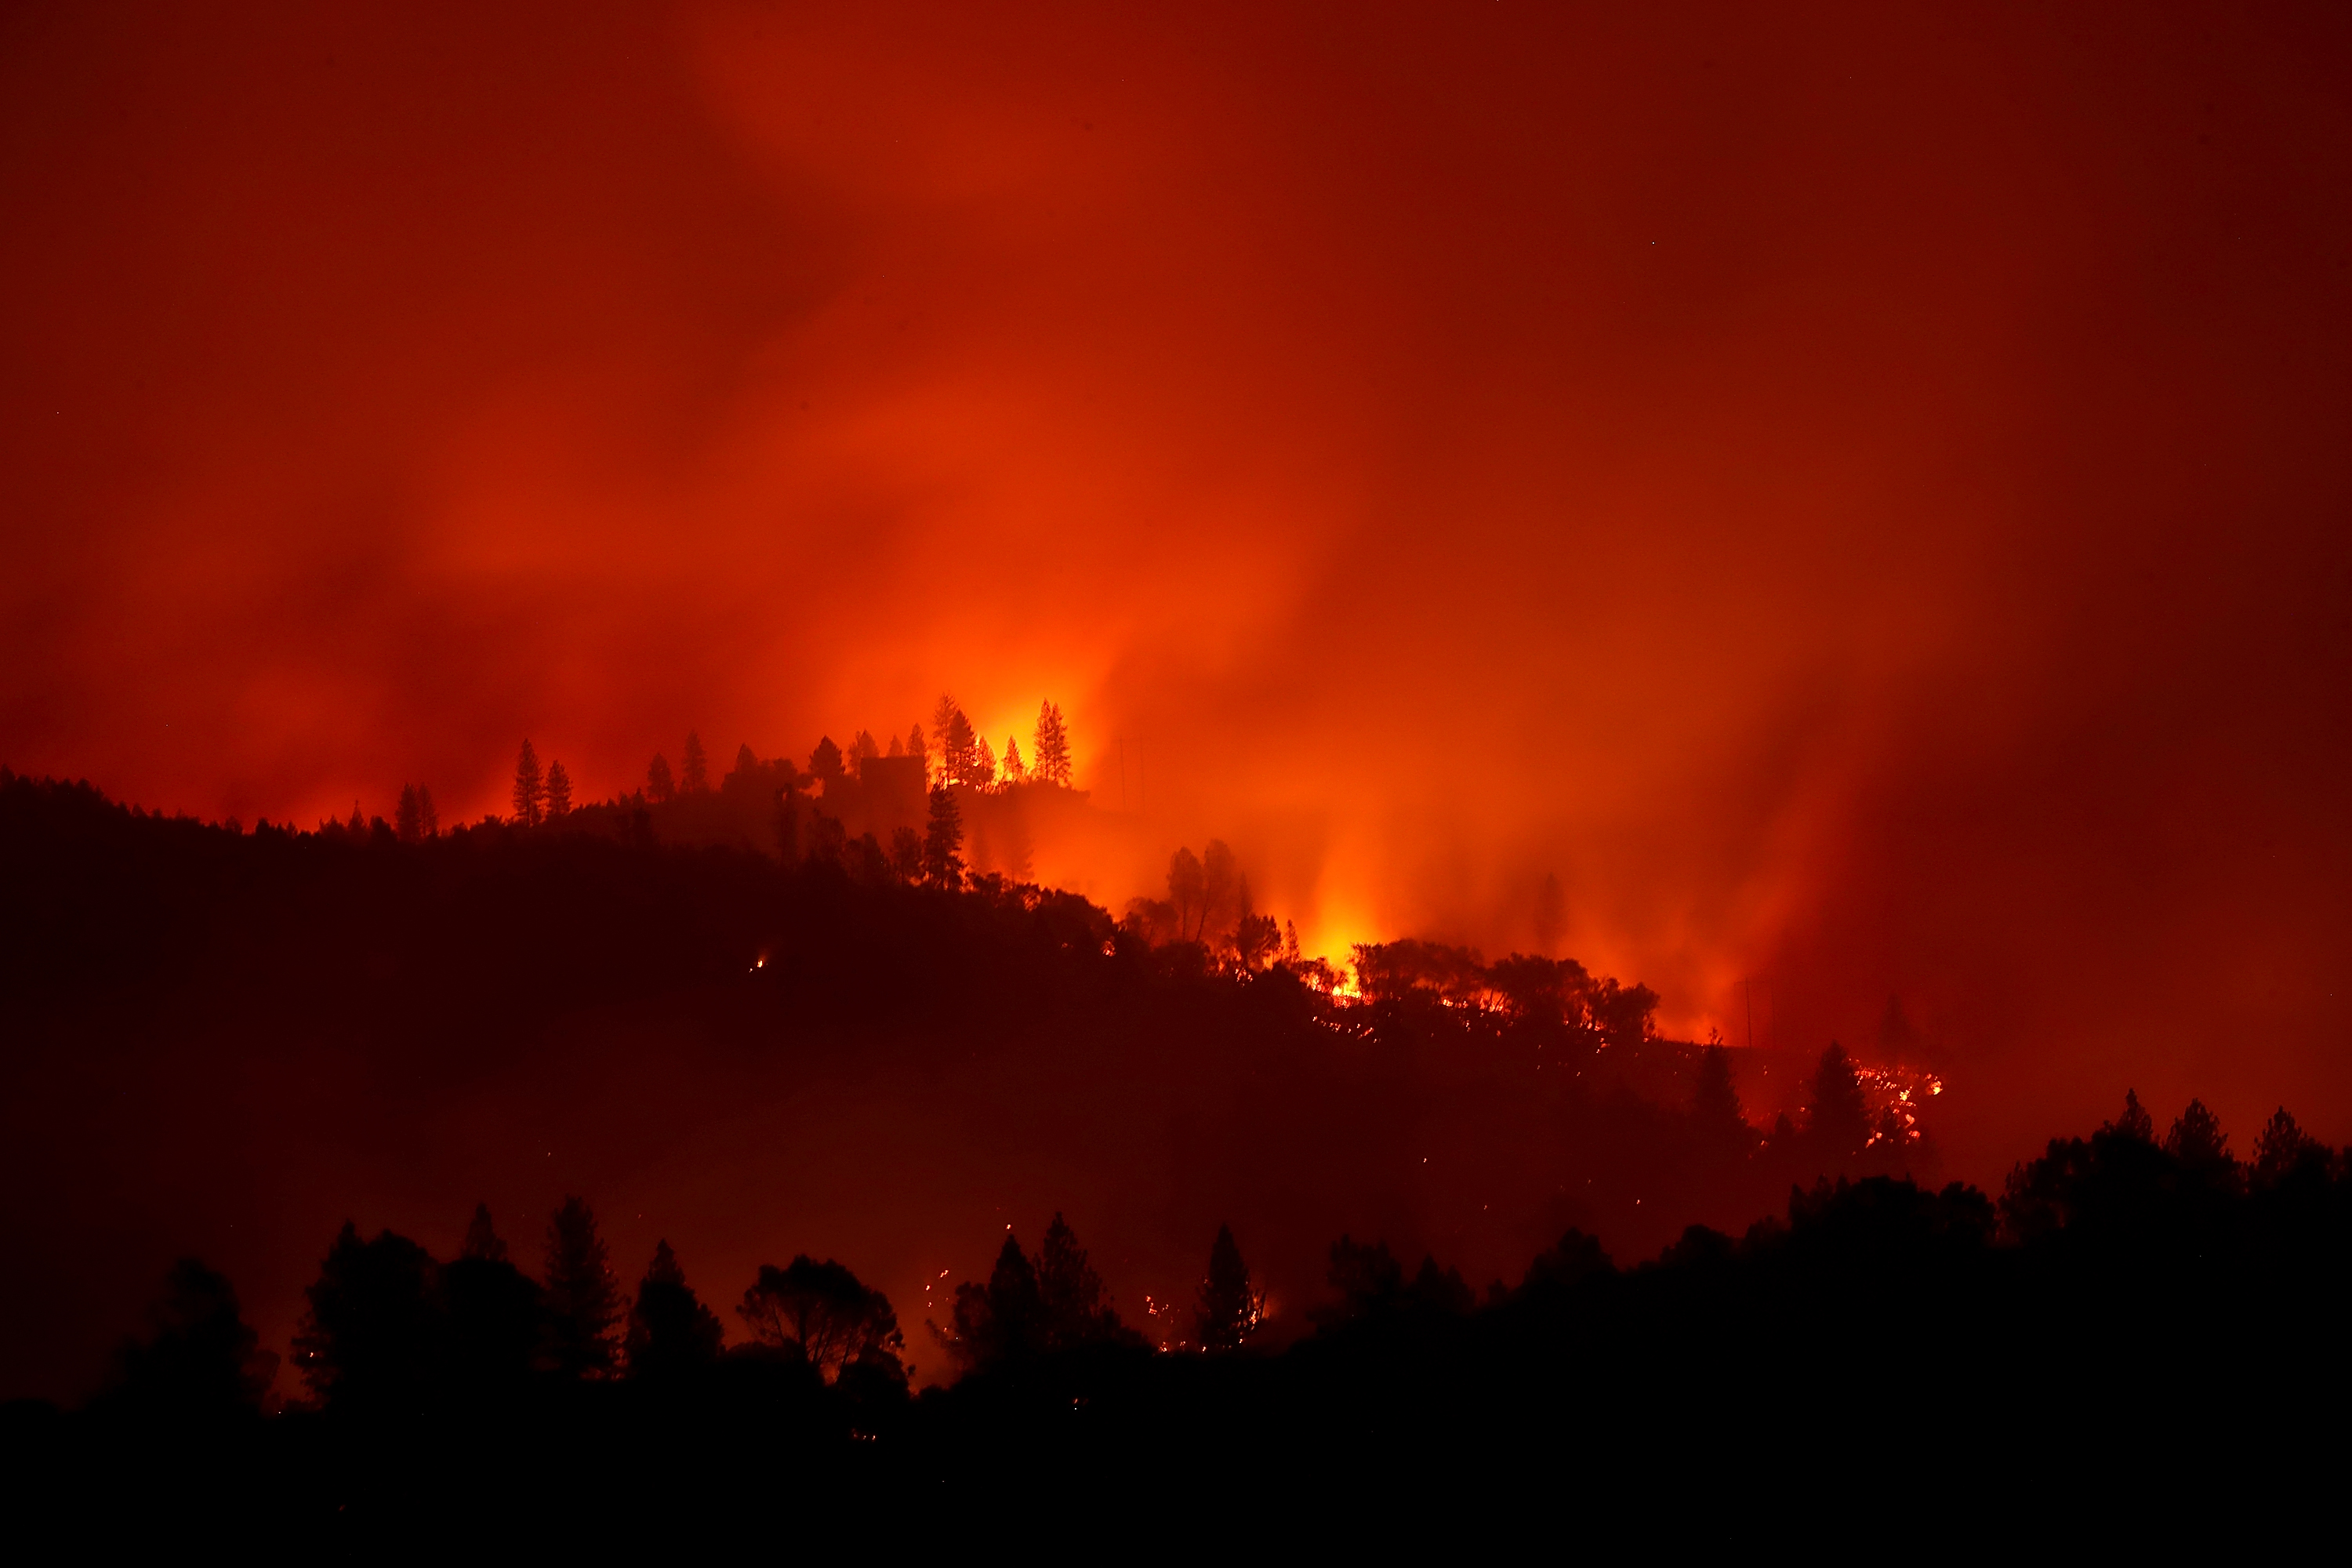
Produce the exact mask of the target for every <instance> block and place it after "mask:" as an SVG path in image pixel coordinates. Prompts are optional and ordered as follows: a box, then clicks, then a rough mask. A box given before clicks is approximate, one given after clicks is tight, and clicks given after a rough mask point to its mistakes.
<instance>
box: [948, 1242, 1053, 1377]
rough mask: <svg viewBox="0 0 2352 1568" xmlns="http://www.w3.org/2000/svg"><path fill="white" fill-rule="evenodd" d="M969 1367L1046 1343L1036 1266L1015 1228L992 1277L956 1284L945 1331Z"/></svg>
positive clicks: (1021, 1356) (1015, 1356) (1015, 1358)
mask: <svg viewBox="0 0 2352 1568" xmlns="http://www.w3.org/2000/svg"><path fill="white" fill-rule="evenodd" d="M940 1338H941V1339H942V1340H943V1341H944V1342H946V1344H947V1348H948V1353H949V1355H950V1356H951V1357H952V1358H954V1360H955V1362H956V1364H957V1365H959V1366H961V1367H963V1368H964V1369H966V1370H967V1371H969V1370H971V1369H973V1368H981V1367H992V1366H1003V1365H1005V1364H1008V1363H1019V1362H1023V1361H1026V1360H1028V1359H1030V1358H1031V1357H1034V1356H1035V1355H1036V1354H1038V1353H1039V1352H1042V1351H1043V1350H1044V1349H1045V1301H1044V1299H1043V1297H1042V1296H1041V1295H1040V1294H1039V1291H1038V1289H1037V1271H1036V1269H1035V1268H1033V1267H1032V1266H1031V1264H1030V1262H1029V1258H1028V1255H1027V1254H1026V1253H1024V1252H1023V1251H1022V1250H1021V1243H1020V1242H1019V1240H1017V1239H1016V1238H1015V1237H1013V1235H1012V1233H1011V1232H1009V1231H1008V1232H1007V1233H1006V1234H1005V1237H1004V1245H1003V1247H999V1248H998V1249H997V1253H996V1267H995V1268H993V1269H992V1270H990V1272H989V1276H988V1283H987V1284H985V1285H979V1284H974V1283H973V1282H971V1280H966V1281H964V1282H963V1283H961V1284H960V1285H958V1286H957V1287H956V1293H955V1322H954V1326H953V1328H952V1329H951V1330H950V1331H946V1332H943V1333H941V1334H940Z"/></svg>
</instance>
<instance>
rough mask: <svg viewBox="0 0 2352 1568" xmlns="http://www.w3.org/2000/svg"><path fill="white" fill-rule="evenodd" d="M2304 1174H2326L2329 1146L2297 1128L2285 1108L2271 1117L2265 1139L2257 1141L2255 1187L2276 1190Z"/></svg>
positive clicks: (2254, 1168)
mask: <svg viewBox="0 0 2352 1568" xmlns="http://www.w3.org/2000/svg"><path fill="white" fill-rule="evenodd" d="M2302 1171H2312V1172H2315V1173H2318V1174H2320V1175H2323V1176H2324V1175H2326V1171H2327V1145H2326V1144H2325V1143H2322V1142H2320V1141H2319V1140H2318V1139H2316V1138H2314V1137H2313V1136H2311V1134H2309V1133H2308V1132H2305V1131H2304V1130H2303V1129H2302V1128H2301V1127H2299V1126H2297V1125H2296V1124H2295V1120H2294V1117H2292V1116H2290V1115H2288V1114H2287V1110H2286V1107H2285V1106H2284V1105H2282V1106H2280V1107H2279V1108H2278V1110H2275V1111H2273V1113H2272V1114H2271V1119H2270V1121H2268V1122H2267V1123H2265V1124H2264V1126H2263V1131H2262V1136H2261V1137H2259V1138H2257V1139H2255V1140H2254V1160H2253V1167H2252V1172H2251V1174H2252V1178H2253V1184H2254V1185H2255V1186H2256V1187H2258V1188H2263V1189H2267V1188H2271V1187H2275V1186H2277V1185H2278V1184H2281V1183H2282V1182H2284V1181H2285V1180H2286V1179H2287V1178H2288V1177H2289V1176H2291V1175H2294V1174H2295V1173H2298V1172H2302Z"/></svg>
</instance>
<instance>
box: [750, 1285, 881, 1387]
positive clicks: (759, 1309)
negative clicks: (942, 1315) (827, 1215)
mask: <svg viewBox="0 0 2352 1568" xmlns="http://www.w3.org/2000/svg"><path fill="white" fill-rule="evenodd" d="M736 1311H737V1312H738V1314H740V1316H741V1318H742V1319H743V1321H744V1322H745V1323H746V1324H748V1325H749V1326H750V1327H751V1335H752V1337H753V1338H754V1339H756V1340H758V1341H759V1342H761V1344H764V1345H772V1346H774V1347H777V1348H779V1349H782V1348H783V1347H786V1346H796V1347H798V1349H799V1351H800V1352H801V1353H802V1354H803V1356H805V1357H807V1359H808V1363H809V1364H810V1365H811V1366H813V1367H814V1368H816V1369H817V1371H818V1372H819V1373H821V1374H823V1376H824V1380H825V1381H826V1382H828V1383H832V1382H835V1381H836V1380H837V1379H839V1377H840V1376H841V1374H842V1373H843V1372H844V1371H845V1369H847V1368H849V1367H851V1366H854V1365H856V1364H859V1363H886V1362H887V1363H890V1364H892V1365H896V1364H897V1363H898V1352H899V1351H900V1350H901V1349H903V1348H904V1347H905V1345H906V1339H905V1337H904V1336H903V1335H901V1334H900V1333H899V1331H898V1314H897V1313H896V1312H894V1311H892V1310H890V1301H889V1299H888V1298H887V1297H886V1296H884V1295H883V1294H882V1292H881V1291H879V1290H874V1289H867V1288H866V1285H865V1284H864V1283H863V1282H861V1281H860V1280H859V1279H858V1278H857V1276H856V1275H855V1274H853V1273H851V1272H850V1271H849V1270H848V1269H847V1268H845V1267H844V1266H842V1265H841V1264H839V1263H836V1262H835V1261H834V1260H833V1259H831V1258H826V1259H825V1260H824V1262H823V1263H819V1262H817V1261H816V1260H815V1259H814V1258H810V1257H809V1256H808V1255H807V1254H806V1253H803V1254H802V1255H800V1256H799V1257H797V1258H793V1260H792V1262H791V1263H789V1264H787V1265H786V1266H784V1267H783V1268H777V1267H775V1265H773V1264H762V1265H761V1267H760V1277H759V1279H756V1280H755V1281H753V1283H752V1285H751V1289H748V1290H746V1291H744V1292H743V1304H742V1305H741V1306H740V1307H738V1308H737V1309H736Z"/></svg>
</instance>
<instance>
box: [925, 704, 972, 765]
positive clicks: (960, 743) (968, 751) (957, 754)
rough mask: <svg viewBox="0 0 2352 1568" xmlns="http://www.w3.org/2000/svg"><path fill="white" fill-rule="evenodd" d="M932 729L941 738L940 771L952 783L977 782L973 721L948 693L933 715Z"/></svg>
mask: <svg viewBox="0 0 2352 1568" xmlns="http://www.w3.org/2000/svg"><path fill="white" fill-rule="evenodd" d="M931 733H932V734H933V735H934V736H936V737H937V738H938V740H939V742H940V773H942V774H943V775H944V776H945V777H946V779H947V780H948V782H949V783H950V784H977V783H979V782H981V781H980V780H977V779H975V778H974V777H973V776H972V775H973V773H976V772H977V771H978V769H977V766H976V763H975V761H974V758H973V756H972V739H973V737H972V732H971V720H969V719H967V718H965V717H964V712H963V710H962V709H961V708H959V707H957V706H956V705H955V704H954V703H953V702H952V701H950V700H948V699H947V698H945V697H942V698H940V706H939V708H938V710H935V711H934V712H933V713H932V715H931Z"/></svg>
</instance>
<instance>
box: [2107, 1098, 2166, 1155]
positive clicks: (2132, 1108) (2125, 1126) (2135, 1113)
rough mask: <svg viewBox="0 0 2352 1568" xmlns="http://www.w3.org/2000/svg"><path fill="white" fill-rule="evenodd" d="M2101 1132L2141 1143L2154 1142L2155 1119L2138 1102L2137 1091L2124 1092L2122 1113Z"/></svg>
mask: <svg viewBox="0 0 2352 1568" xmlns="http://www.w3.org/2000/svg"><path fill="white" fill-rule="evenodd" d="M2100 1131H2103V1132H2115V1133H2120V1134H2121V1135H2122V1136H2124V1137H2126V1138H2129V1139H2133V1140H2135V1141H2137V1142H2141V1143H2153V1142H2156V1118H2154V1117H2153V1116H2150V1115H2149V1114H2148V1113H2147V1107H2146V1106H2144V1105H2142V1104H2141V1103H2140V1102H2139V1090H2137V1089H2126V1090H2124V1111H2123V1114H2122V1115H2121V1116H2118V1117H2116V1119H2115V1120H2114V1121H2110V1122H2108V1123H2107V1124H2106V1125H2105V1127H2103V1128H2101V1129H2100Z"/></svg>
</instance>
